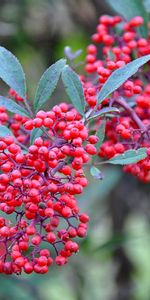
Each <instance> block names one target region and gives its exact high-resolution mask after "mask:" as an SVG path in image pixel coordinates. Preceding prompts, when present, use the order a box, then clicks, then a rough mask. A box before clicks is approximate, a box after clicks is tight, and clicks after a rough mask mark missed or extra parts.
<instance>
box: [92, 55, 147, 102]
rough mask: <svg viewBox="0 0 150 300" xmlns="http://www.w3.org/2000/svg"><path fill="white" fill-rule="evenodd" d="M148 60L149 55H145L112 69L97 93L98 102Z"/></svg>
mask: <svg viewBox="0 0 150 300" xmlns="http://www.w3.org/2000/svg"><path fill="white" fill-rule="evenodd" d="M149 60H150V55H145V56H142V57H140V58H137V59H135V60H133V61H132V62H130V63H128V64H126V65H125V66H123V67H121V68H119V69H117V70H116V71H114V72H113V73H112V74H111V75H110V77H109V78H108V80H107V81H106V82H105V84H104V85H103V87H102V89H101V90H100V92H99V94H98V98H97V99H98V104H100V103H101V102H102V101H103V100H104V99H106V98H107V97H108V96H109V95H110V94H111V93H113V92H114V91H115V90H117V89H118V88H119V87H120V86H121V85H122V84H123V83H124V82H125V81H126V80H127V79H128V78H130V77H131V76H132V75H134V74H135V73H136V72H137V71H138V69H139V68H140V67H141V66H143V65H144V64H145V63H146V62H148V61H149Z"/></svg>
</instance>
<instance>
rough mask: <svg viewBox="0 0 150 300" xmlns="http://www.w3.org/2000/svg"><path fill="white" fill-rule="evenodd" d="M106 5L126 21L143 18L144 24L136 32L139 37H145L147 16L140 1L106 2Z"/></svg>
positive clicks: (108, 0)
mask: <svg viewBox="0 0 150 300" xmlns="http://www.w3.org/2000/svg"><path fill="white" fill-rule="evenodd" d="M107 3H108V4H109V5H110V6H111V7H112V8H113V10H114V11H115V12H117V13H118V14H119V15H121V16H123V17H124V18H125V20H127V21H129V20H130V19H132V18H133V17H135V16H141V17H143V19H144V24H143V25H142V26H140V27H139V28H138V29H137V30H138V33H139V34H140V35H141V36H143V37H147V33H148V28H147V24H148V15H147V11H146V9H145V6H144V3H143V1H142V0H117V1H114V0H107Z"/></svg>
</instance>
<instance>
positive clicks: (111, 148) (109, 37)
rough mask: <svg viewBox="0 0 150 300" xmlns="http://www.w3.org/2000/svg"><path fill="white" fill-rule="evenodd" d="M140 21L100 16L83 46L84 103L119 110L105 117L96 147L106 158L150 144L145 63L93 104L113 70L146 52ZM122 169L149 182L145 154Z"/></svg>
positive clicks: (149, 74)
mask: <svg viewBox="0 0 150 300" xmlns="http://www.w3.org/2000/svg"><path fill="white" fill-rule="evenodd" d="M143 22H144V21H143V19H142V17H140V16H137V17H134V18H133V19H131V20H130V21H129V22H125V21H124V20H123V19H122V18H121V17H120V16H115V17H110V16H101V17H100V18H99V24H98V25H97V28H96V33H95V34H93V35H92V41H93V42H94V44H90V45H89V46H88V47H87V56H86V66H85V71H86V72H87V73H88V74H89V75H88V76H87V77H83V76H81V80H82V83H83V87H84V93H85V98H86V101H87V103H88V105H89V106H90V107H91V108H93V109H95V110H100V109H101V108H103V107H110V108H111V107H112V106H115V107H117V108H118V109H119V110H120V114H119V115H117V116H116V117H114V118H111V119H108V120H107V123H106V139H105V142H104V143H103V145H102V146H101V148H100V150H99V156H100V157H102V158H104V157H105V158H107V159H109V158H112V157H114V156H115V155H118V154H121V153H124V152H125V151H126V150H129V149H138V148H141V147H147V148H149V147H150V85H149V83H148V82H149V78H150V67H149V63H147V66H146V68H143V69H141V70H139V72H138V73H136V75H135V76H132V78H131V79H130V80H127V81H126V82H125V83H124V84H123V85H122V86H121V87H120V88H119V89H118V90H117V91H115V92H114V93H113V94H112V95H111V96H110V97H109V98H107V99H105V100H104V101H103V102H102V104H101V105H99V106H98V107H97V106H96V105H97V94H98V92H99V91H100V90H101V88H102V87H103V85H104V83H105V82H106V80H107V79H108V78H109V76H110V75H111V73H112V72H113V71H115V70H116V69H118V68H120V67H121V66H123V65H125V64H127V63H129V62H131V61H132V60H133V59H135V58H138V57H140V56H143V55H146V54H149V53H150V38H149V36H148V38H147V39H146V38H143V37H140V36H139V34H138V31H137V28H138V27H140V26H141V25H142V24H143ZM118 24H119V28H118ZM121 28H122V29H121ZM118 30H119V31H120V34H118ZM95 43H96V44H97V45H95ZM99 44H100V45H101V47H102V53H103V59H100V58H99V52H98V49H99V48H98V47H99ZM124 171H127V172H130V173H132V174H133V175H135V176H137V177H138V178H139V179H140V180H142V181H144V182H149V181H150V159H149V156H148V157H147V158H146V159H144V160H142V161H140V162H138V163H137V164H134V165H128V166H125V167H124Z"/></svg>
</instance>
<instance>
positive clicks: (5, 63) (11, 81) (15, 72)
mask: <svg viewBox="0 0 150 300" xmlns="http://www.w3.org/2000/svg"><path fill="white" fill-rule="evenodd" d="M0 78H1V79H2V80H3V81H4V82H5V83H6V84H8V85H9V86H10V87H11V88H12V89H13V90H15V91H16V93H17V94H18V95H19V96H20V97H22V98H25V97H26V83H25V75H24V72H23V69H22V66H21V64H20V63H19V61H18V59H17V58H16V57H15V56H14V55H13V54H12V53H11V52H10V51H8V50H7V49H5V48H3V47H0Z"/></svg>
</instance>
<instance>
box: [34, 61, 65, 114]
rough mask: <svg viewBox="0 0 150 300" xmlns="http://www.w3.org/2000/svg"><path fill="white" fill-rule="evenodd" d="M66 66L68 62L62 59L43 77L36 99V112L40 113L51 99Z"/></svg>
mask: <svg viewBox="0 0 150 300" xmlns="http://www.w3.org/2000/svg"><path fill="white" fill-rule="evenodd" d="M65 64H66V60H65V59H60V60H58V61H57V62H56V63H55V64H53V65H51V66H50V67H49V68H48V69H47V70H46V71H45V72H44V74H43V75H42V77H41V79H40V81H39V83H38V86H37V90H36V95H35V99H34V109H35V111H38V110H39V109H40V108H41V107H42V106H43V105H44V104H45V103H46V102H47V101H48V100H49V98H50V97H51V95H52V93H53V92H54V90H55V88H56V86H57V83H58V80H59V78H60V74H61V72H62V69H63V68H64V66H65Z"/></svg>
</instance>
